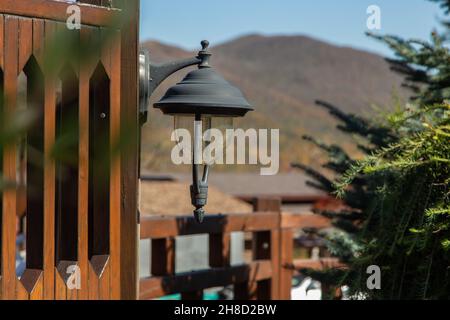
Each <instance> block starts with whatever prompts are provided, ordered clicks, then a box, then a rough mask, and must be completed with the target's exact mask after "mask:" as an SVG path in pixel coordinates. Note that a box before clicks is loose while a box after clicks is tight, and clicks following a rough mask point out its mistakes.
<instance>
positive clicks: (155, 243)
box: [150, 238, 175, 276]
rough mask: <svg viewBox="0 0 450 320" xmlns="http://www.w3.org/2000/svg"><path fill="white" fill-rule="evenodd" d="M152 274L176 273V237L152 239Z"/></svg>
mask: <svg viewBox="0 0 450 320" xmlns="http://www.w3.org/2000/svg"><path fill="white" fill-rule="evenodd" d="M150 241H151V242H152V254H151V274H152V275H154V276H167V275H174V274H175V238H165V239H152V240H150Z"/></svg>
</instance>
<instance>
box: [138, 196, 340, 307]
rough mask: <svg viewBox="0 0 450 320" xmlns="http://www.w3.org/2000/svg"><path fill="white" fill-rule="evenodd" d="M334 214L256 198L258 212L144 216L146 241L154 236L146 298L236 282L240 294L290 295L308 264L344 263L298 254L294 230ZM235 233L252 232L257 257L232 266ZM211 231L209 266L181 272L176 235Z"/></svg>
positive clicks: (143, 287)
mask: <svg viewBox="0 0 450 320" xmlns="http://www.w3.org/2000/svg"><path fill="white" fill-rule="evenodd" d="M329 226H330V222H329V220H328V219H326V218H323V217H320V216H317V215H312V214H305V215H302V214H290V213H282V212H281V201H280V200H279V199H273V198H258V199H255V200H254V212H253V213H245V214H224V215H212V216H211V215H210V216H207V217H206V219H205V222H204V223H203V224H198V223H197V222H196V221H195V220H194V219H193V218H192V217H144V218H142V219H141V233H140V234H141V240H144V239H151V249H152V250H151V276H150V277H146V278H141V280H140V299H154V298H158V297H162V296H166V295H170V294H175V293H181V296H182V299H202V297H203V290H205V289H208V288H214V287H222V286H228V285H234V298H235V299H237V300H241V299H244V300H246V299H252V300H253V299H273V300H277V299H283V300H284V299H290V293H291V288H292V276H293V273H294V272H295V270H299V269H302V268H314V269H323V268H336V267H341V265H340V264H339V263H338V262H337V260H336V259H333V258H326V259H321V260H311V259H298V260H296V259H294V256H293V247H294V239H293V235H294V230H295V229H303V228H316V229H322V228H326V227H329ZM232 232H251V233H252V261H251V262H250V263H247V264H243V265H237V266H231V265H230V235H231V233H232ZM197 234H208V235H209V266H210V268H209V269H206V270H200V271H195V272H188V273H181V274H176V273H175V237H177V236H186V235H197Z"/></svg>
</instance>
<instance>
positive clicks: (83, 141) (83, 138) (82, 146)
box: [78, 27, 95, 300]
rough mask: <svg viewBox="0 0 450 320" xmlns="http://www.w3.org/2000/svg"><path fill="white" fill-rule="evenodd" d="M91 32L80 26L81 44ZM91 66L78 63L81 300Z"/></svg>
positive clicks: (86, 269)
mask: <svg viewBox="0 0 450 320" xmlns="http://www.w3.org/2000/svg"><path fill="white" fill-rule="evenodd" d="M94 34H95V29H94V28H88V27H84V28H82V30H81V31H80V38H81V42H82V43H83V46H84V45H86V44H89V43H91V42H92V39H93V37H94ZM88 63H89V64H88ZM93 68H95V62H92V61H86V62H84V63H83V64H81V65H80V70H79V90H80V93H79V123H80V128H79V134H80V136H79V151H78V153H79V159H78V262H79V266H80V273H81V275H82V277H81V290H79V298H80V299H82V300H85V299H88V298H89V284H90V282H89V276H90V265H89V257H88V199H89V197H88V188H89V80H90V77H91V73H92V71H93Z"/></svg>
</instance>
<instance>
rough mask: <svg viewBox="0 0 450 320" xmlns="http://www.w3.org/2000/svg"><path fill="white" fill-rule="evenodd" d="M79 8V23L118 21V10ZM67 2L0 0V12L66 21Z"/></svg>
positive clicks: (101, 23) (84, 6) (106, 23)
mask: <svg viewBox="0 0 450 320" xmlns="http://www.w3.org/2000/svg"><path fill="white" fill-rule="evenodd" d="M78 5H79V7H80V9H81V23H82V24H84V25H92V26H111V25H114V24H116V23H117V22H118V21H120V10H116V9H113V8H105V7H93V6H89V5H83V4H82V3H80V4H78ZM67 7H68V4H67V2H61V1H52V0H27V1H17V0H2V1H1V2H0V12H2V13H5V14H10V15H17V16H24V17H31V18H40V19H48V20H53V21H61V22H66V21H67V18H68V17H69V15H68V14H67Z"/></svg>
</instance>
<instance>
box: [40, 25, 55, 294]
mask: <svg viewBox="0 0 450 320" xmlns="http://www.w3.org/2000/svg"><path fill="white" fill-rule="evenodd" d="M56 28H57V25H56V23H55V22H52V21H46V22H45V35H46V41H45V42H46V46H51V44H50V42H51V41H52V39H53V37H54V35H55V33H56ZM44 104H45V114H44V155H45V156H44V266H43V267H44V298H45V299H46V300H53V299H54V296H55V291H54V290H55V289H54V281H55V192H56V190H55V181H56V171H55V161H54V159H53V157H52V156H51V153H52V150H53V146H54V144H55V132H56V75H55V74H47V75H46V77H45V102H44Z"/></svg>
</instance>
